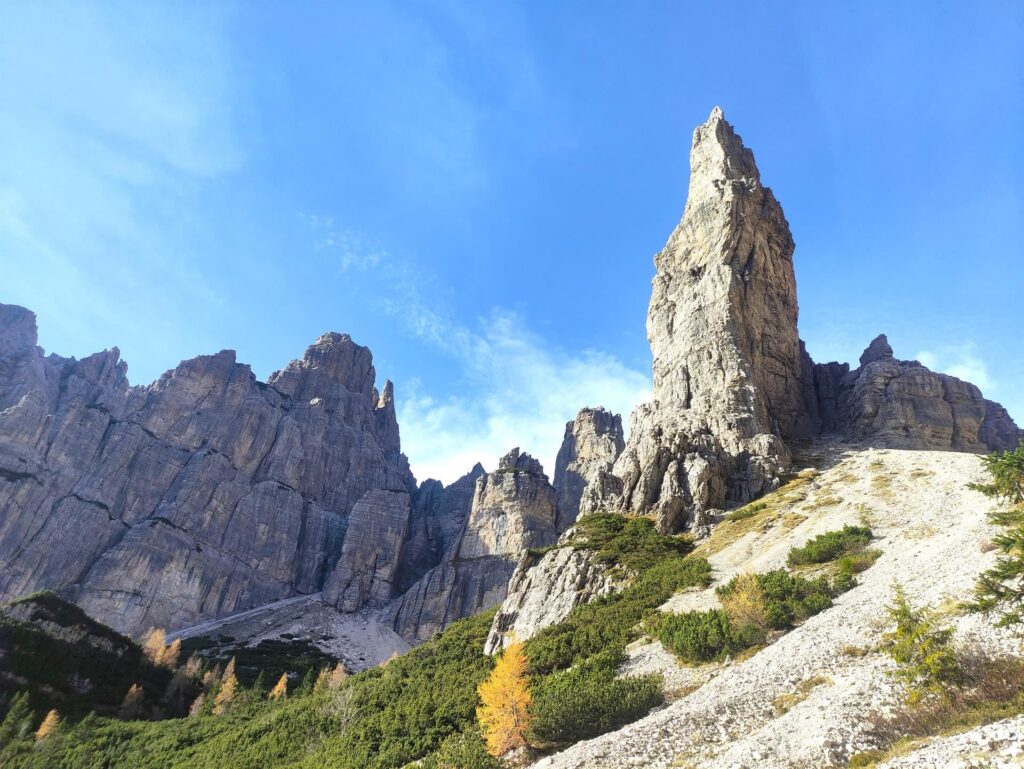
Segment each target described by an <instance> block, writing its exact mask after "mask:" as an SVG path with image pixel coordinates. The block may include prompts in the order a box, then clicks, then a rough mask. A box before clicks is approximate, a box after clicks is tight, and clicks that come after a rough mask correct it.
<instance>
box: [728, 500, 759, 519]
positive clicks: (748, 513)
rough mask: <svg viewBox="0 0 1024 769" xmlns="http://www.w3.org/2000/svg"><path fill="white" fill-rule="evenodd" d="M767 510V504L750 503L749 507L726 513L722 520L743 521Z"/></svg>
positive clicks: (745, 506)
mask: <svg viewBox="0 0 1024 769" xmlns="http://www.w3.org/2000/svg"><path fill="white" fill-rule="evenodd" d="M767 509H768V503H767V502H751V503H750V504H749V505H744V506H743V507H740V508H738V509H736V510H733V511H732V512H731V513H726V514H725V515H724V516H723V520H726V521H743V520H746V519H747V518H753V517H754V516H755V515H757V514H758V513H760V512H761V511H762V510H767Z"/></svg>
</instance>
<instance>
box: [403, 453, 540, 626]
mask: <svg viewBox="0 0 1024 769" xmlns="http://www.w3.org/2000/svg"><path fill="white" fill-rule="evenodd" d="M475 483H476V485H475V489H474V493H473V502H472V507H471V510H470V513H469V518H468V520H467V521H466V523H465V526H464V528H463V529H462V531H461V532H460V534H459V537H458V539H457V541H456V542H455V543H454V544H453V545H452V547H451V548H450V549H449V551H448V552H447V553H446V554H445V557H444V560H443V562H442V563H441V564H440V565H438V566H436V567H435V568H433V569H431V570H430V571H428V572H427V573H426V574H425V575H424V576H423V577H422V578H421V579H420V580H419V581H418V582H416V583H415V584H414V585H412V587H410V589H409V590H408V591H407V592H406V593H405V594H404V595H402V597H401V598H399V599H398V600H397V601H395V603H394V604H393V606H392V607H391V609H390V611H389V615H388V616H389V619H390V621H391V622H392V624H393V627H394V628H395V631H396V632H397V633H398V634H399V635H401V636H402V637H403V638H405V639H406V640H408V641H410V642H411V643H417V642H421V641H425V640H427V639H429V638H430V637H431V636H432V635H433V634H434V633H436V632H437V631H438V630H441V629H443V628H444V627H445V626H447V625H449V624H450V623H452V622H454V621H455V620H457V619H461V618H462V617H468V616H470V615H472V614H476V613H477V612H479V611H483V610H484V609H488V608H490V607H491V606H496V605H497V604H499V603H501V602H502V601H503V600H504V598H505V595H506V592H507V588H508V581H509V578H510V577H511V576H512V573H513V571H514V570H515V564H516V563H517V561H518V560H519V557H520V555H521V554H522V552H523V551H524V550H526V549H527V548H532V547H543V546H545V545H550V544H552V543H553V542H555V540H556V539H557V538H558V529H557V520H556V507H555V489H554V487H553V486H552V485H551V484H550V483H549V482H548V479H547V476H546V475H545V474H544V471H543V468H542V467H541V465H540V462H538V461H537V460H536V459H534V458H533V457H531V456H530V455H529V454H524V453H521V452H520V451H519V449H513V450H512V451H510V452H509V453H508V454H506V455H505V456H504V457H502V459H501V461H500V462H499V463H498V469H497V470H495V471H494V472H492V473H487V474H484V475H479V476H478V477H477V478H476V482H475Z"/></svg>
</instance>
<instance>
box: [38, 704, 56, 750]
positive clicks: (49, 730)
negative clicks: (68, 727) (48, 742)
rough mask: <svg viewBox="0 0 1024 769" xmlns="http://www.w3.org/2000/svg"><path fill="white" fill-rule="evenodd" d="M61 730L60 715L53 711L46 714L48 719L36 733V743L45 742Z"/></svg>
mask: <svg viewBox="0 0 1024 769" xmlns="http://www.w3.org/2000/svg"><path fill="white" fill-rule="evenodd" d="M59 728H60V713H58V712H57V711H56V710H51V711H50V712H49V713H47V714H46V718H44V719H43V723H41V724H40V725H39V729H38V730H37V731H36V742H40V741H41V740H45V739H46V738H47V737H49V736H51V735H53V734H54V733H55V732H56V731H57V730H58V729H59Z"/></svg>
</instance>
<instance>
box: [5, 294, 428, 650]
mask: <svg viewBox="0 0 1024 769" xmlns="http://www.w3.org/2000/svg"><path fill="white" fill-rule="evenodd" d="M126 370H127V366H126V365H125V363H124V362H123V361H122V360H121V359H120V354H119V352H118V350H117V349H116V348H115V349H112V350H108V351H106V352H101V353H97V354H95V355H92V356H89V357H88V358H85V359H83V360H75V359H73V358H61V357H59V356H56V355H49V356H45V355H44V354H43V351H42V350H41V349H40V348H39V347H37V337H36V327H35V317H34V315H32V313H30V312H29V311H27V310H25V309H23V308H20V307H13V306H8V305H3V306H0V563H2V564H3V567H4V568H3V569H0V599H6V598H13V597H16V596H18V595H23V594H25V593H28V592H31V591H33V590H37V589H40V588H50V589H57V590H60V592H61V593H62V594H63V595H65V596H67V597H68V598H70V599H72V600H74V601H75V602H76V603H78V604H79V605H81V606H82V607H83V608H84V609H85V610H86V611H87V612H89V614H90V615H92V616H94V617H96V618H97V619H99V620H101V621H103V622H105V623H107V624H110V625H111V626H113V627H116V628H117V629H119V630H121V631H124V632H129V633H138V632H141V631H144V630H145V629H146V628H148V627H150V626H162V627H167V628H169V629H172V628H174V627H179V626H183V625H189V624H194V623H195V622H197V621H200V620H202V619H206V618H211V617H216V616H221V615H224V614H230V613H232V612H235V611H239V610H242V609H246V608H251V607H253V606H258V605H260V604H263V603H267V602H270V601H274V600H278V599H281V598H284V597H287V596H289V595H295V594H301V593H312V592H315V591H318V590H320V589H321V588H322V587H323V586H324V583H325V581H326V580H327V578H328V576H329V575H331V573H332V572H334V571H335V570H336V568H338V567H339V556H340V555H342V554H343V552H350V553H353V555H354V554H355V551H354V550H353V548H354V543H355V541H356V539H357V538H356V537H353V539H351V540H349V538H348V537H347V536H346V531H347V529H348V528H349V524H350V523H354V526H353V531H352V533H353V534H354V535H358V539H362V540H364V542H365V540H366V538H367V537H368V536H370V537H372V536H375V535H374V534H373V533H372V532H369V533H368V527H369V529H372V528H373V527H374V526H376V525H377V524H376V523H373V522H370V521H368V520H367V519H368V518H369V517H372V516H369V515H360V516H355V517H354V518H353V517H352V516H351V513H352V511H353V508H354V507H355V506H356V505H357V503H358V502H359V501H360V500H364V499H365V503H366V504H368V505H369V504H371V503H372V504H373V505H375V506H376V507H378V508H379V507H381V505H379V504H378V503H379V502H380V501H381V499H382V497H381V494H384V495H385V497H386V498H387V499H388V500H390V501H389V502H388V504H386V505H383V507H387V508H388V509H389V510H392V511H396V510H400V509H408V506H409V502H408V498H409V493H410V491H412V490H414V489H415V482H414V479H413V477H412V474H411V473H410V472H409V467H408V463H407V461H406V459H405V457H404V456H403V455H402V454H401V452H400V448H399V435H398V424H397V421H396V419H395V413H394V402H393V397H392V391H391V386H390V383H388V384H386V385H385V387H384V390H383V392H382V393H378V392H377V390H376V389H375V388H374V379H375V376H376V375H375V372H374V368H373V363H372V358H371V355H370V351H369V350H367V349H366V348H365V347H361V346H359V345H357V344H355V343H354V342H353V341H352V339H351V338H350V337H348V336H346V335H342V334H325V335H324V336H322V337H320V339H318V340H317V341H316V343H315V344H313V345H312V346H311V347H310V348H309V349H308V350H306V353H305V355H304V356H303V357H302V359H301V360H297V361H293V362H292V363H290V364H289V365H288V366H287V367H286V368H284V369H283V370H281V371H278V372H276V373H275V374H273V375H271V377H270V378H269V380H268V382H267V383H266V384H264V383H262V382H259V381H257V380H256V378H255V377H254V376H253V374H252V371H251V370H250V369H249V367H248V366H246V365H244V364H240V363H238V362H237V361H236V360H235V354H234V352H232V351H230V350H225V351H222V352H220V353H217V354H216V355H207V356H200V357H198V358H194V359H192V360H188V361H184V362H183V363H181V364H180V365H179V366H178V367H177V368H175V369H174V370H172V371H169V372H167V373H166V374H164V375H163V376H162V377H161V378H160V379H159V380H158V381H156V382H154V383H153V384H151V385H149V386H148V387H131V386H130V385H129V383H128V379H127V376H126ZM369 492H374V493H373V494H371V495H370V496H367V494H368V493H369ZM399 517H400V515H399ZM406 526H407V524H406ZM385 528H388V527H385ZM392 529H393V530H392ZM402 529H403V525H402V524H401V523H397V522H395V524H394V526H393V527H392V528H389V530H388V535H389V536H391V537H393V538H394V539H395V540H397V544H396V542H395V541H390V542H387V543H385V542H383V541H381V542H378V543H377V544H378V545H379V546H380V547H381V548H382V551H390V555H389V556H388V558H393V556H394V553H395V551H396V548H397V547H400V545H401V541H402V534H401V532H402ZM346 540H348V541H349V542H350V546H349V548H348V549H347V550H346V548H344V546H343V543H344V542H345V541H346ZM351 567H352V563H349V562H346V560H344V559H343V560H342V561H341V564H340V568H341V569H342V572H343V573H344V574H348V572H346V571H345V570H346V569H349V570H351ZM339 579H342V578H340V577H339ZM393 579H394V575H393V573H388V568H387V567H386V566H385V565H384V564H383V563H382V564H381V565H380V568H379V569H377V570H372V573H371V576H370V577H369V581H368V582H366V581H365V580H364V582H365V586H364V587H360V588H359V590H357V591H356V593H357V594H359V595H363V596H366V597H379V596H381V595H383V594H384V593H385V592H387V590H386V587H385V586H386V584H388V583H389V581H393ZM342 581H343V582H344V581H345V580H344V579H342ZM360 584H363V583H360ZM348 594H349V595H352V593H351V591H350V592H349V593H348ZM346 605H352V601H349V602H348V603H347V604H346Z"/></svg>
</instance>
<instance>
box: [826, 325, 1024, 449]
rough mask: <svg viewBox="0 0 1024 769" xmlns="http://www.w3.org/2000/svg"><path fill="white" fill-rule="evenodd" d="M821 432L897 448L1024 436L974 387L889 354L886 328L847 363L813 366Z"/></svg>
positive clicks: (995, 443) (1003, 443)
mask: <svg viewBox="0 0 1024 769" xmlns="http://www.w3.org/2000/svg"><path fill="white" fill-rule="evenodd" d="M815 383H816V385H817V397H818V410H819V412H820V414H821V416H822V430H823V431H824V432H827V433H835V434H838V435H840V436H842V437H843V438H844V439H846V440H849V441H857V442H863V443H869V444H871V445H874V446H886V447H889V448H898V449H951V450H954V451H973V452H989V451H995V450H1005V449H1010V448H1014V447H1016V446H1017V444H1018V443H1019V442H1020V440H1021V438H1022V437H1024V433H1022V431H1021V430H1019V429H1018V428H1017V425H1016V424H1014V422H1013V420H1012V419H1011V418H1010V415H1009V414H1007V412H1006V409H1004V408H1003V407H1002V406H1000V405H999V404H998V403H994V402H992V401H990V400H986V399H985V398H984V397H983V396H982V394H981V391H980V390H979V389H978V388H977V387H975V386H974V385H972V384H970V383H968V382H964V381H962V380H960V379H957V378H956V377H953V376H949V375H948V374H939V373H936V372H933V371H929V370H928V369H927V368H925V367H924V366H922V365H921V364H920V363H918V362H917V361H901V360H897V359H896V358H895V357H894V356H893V351H892V347H890V346H889V340H888V339H887V338H886V337H885V335H884V334H882V335H880V336H878V337H877V338H875V340H874V341H872V342H871V344H870V345H869V346H868V348H867V349H866V350H865V351H864V354H863V355H861V356H860V366H859V367H858V368H856V369H854V370H853V371H850V367H849V366H848V365H845V364H838V363H828V364H824V365H818V366H816V367H815Z"/></svg>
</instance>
